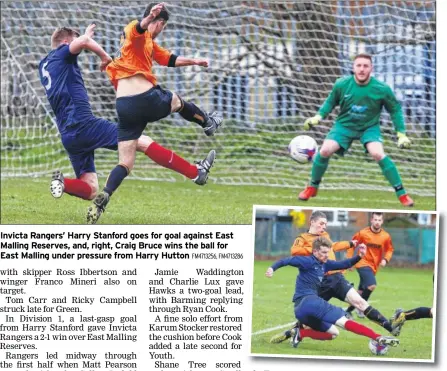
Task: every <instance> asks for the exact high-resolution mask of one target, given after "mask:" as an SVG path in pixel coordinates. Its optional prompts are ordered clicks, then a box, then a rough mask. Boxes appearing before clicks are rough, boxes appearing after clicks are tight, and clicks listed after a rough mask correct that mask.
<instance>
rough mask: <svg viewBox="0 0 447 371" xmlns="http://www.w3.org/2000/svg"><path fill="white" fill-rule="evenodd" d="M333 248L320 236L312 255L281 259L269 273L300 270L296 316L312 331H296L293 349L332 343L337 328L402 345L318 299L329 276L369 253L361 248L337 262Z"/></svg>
mask: <svg viewBox="0 0 447 371" xmlns="http://www.w3.org/2000/svg"><path fill="white" fill-rule="evenodd" d="M331 246H332V242H331V241H330V240H328V239H327V238H324V237H318V238H316V239H315V240H314V241H313V243H312V255H311V256H293V257H288V258H285V259H281V260H278V261H276V262H275V263H274V264H273V265H272V266H271V267H269V268H268V269H267V272H266V273H265V275H266V276H267V277H269V278H270V277H272V276H273V272H274V271H276V270H277V269H279V268H281V267H284V266H288V265H289V266H293V267H297V268H298V269H299V274H298V276H297V278H296V284H295V294H294V296H293V302H294V306H295V317H296V319H297V320H298V322H299V323H300V324H303V325H306V326H309V327H310V328H311V329H303V330H300V329H299V327H295V328H294V329H292V330H291V332H292V344H293V346H294V347H297V346H298V345H299V343H300V342H301V340H302V339H303V338H305V337H310V338H312V339H315V340H332V339H333V338H335V337H336V336H337V335H338V330H337V328H336V327H335V326H334V325H336V326H338V327H341V328H343V329H345V330H348V331H351V332H353V333H355V334H358V335H362V336H366V337H369V338H370V339H373V340H375V341H377V342H378V343H379V344H386V345H391V346H397V345H398V344H399V340H398V339H395V338H393V337H388V336H382V335H380V334H377V333H376V332H374V330H372V329H371V328H369V327H366V326H364V325H361V324H360V323H357V322H355V321H352V320H348V319H347V318H346V317H345V312H344V311H343V309H341V308H339V307H336V306H334V305H332V304H329V303H328V302H327V301H325V300H323V299H322V298H321V297H319V296H318V289H319V286H320V282H321V281H322V279H323V277H324V275H325V273H327V272H328V271H333V270H338V269H347V268H349V267H351V266H353V265H355V264H356V263H358V262H359V261H360V259H361V258H362V257H363V256H364V255H365V253H366V247H365V246H359V249H358V250H359V255H357V256H355V257H353V258H350V259H347V260H342V261H339V262H337V261H334V260H330V259H328V258H329V253H330V251H331Z"/></svg>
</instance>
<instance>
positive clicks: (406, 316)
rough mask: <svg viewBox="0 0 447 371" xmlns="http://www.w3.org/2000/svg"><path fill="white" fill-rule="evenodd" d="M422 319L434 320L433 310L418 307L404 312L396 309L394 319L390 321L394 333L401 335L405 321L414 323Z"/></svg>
mask: <svg viewBox="0 0 447 371" xmlns="http://www.w3.org/2000/svg"><path fill="white" fill-rule="evenodd" d="M421 318H433V309H432V308H428V307H418V308H414V309H410V310H406V311H403V310H402V309H400V308H399V309H396V311H395V312H394V315H393V317H391V319H390V322H391V326H392V328H393V332H394V333H396V334H400V331H401V329H402V326H403V325H404V323H405V321H412V320H417V319H421Z"/></svg>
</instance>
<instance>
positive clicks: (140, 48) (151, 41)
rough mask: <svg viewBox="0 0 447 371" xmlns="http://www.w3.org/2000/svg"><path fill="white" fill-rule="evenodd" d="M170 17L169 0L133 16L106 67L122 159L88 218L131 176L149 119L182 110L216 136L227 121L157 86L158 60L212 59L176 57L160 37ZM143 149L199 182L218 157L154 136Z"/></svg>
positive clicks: (179, 63)
mask: <svg viewBox="0 0 447 371" xmlns="http://www.w3.org/2000/svg"><path fill="white" fill-rule="evenodd" d="M168 20H169V12H168V10H167V8H166V5H165V4H164V3H160V4H156V5H153V6H152V5H149V6H148V7H147V8H146V10H145V12H144V15H143V19H142V20H141V21H138V20H134V21H132V22H130V23H129V24H128V25H127V26H126V27H125V28H124V31H123V35H122V37H121V48H120V53H119V56H118V57H117V58H116V59H115V60H114V61H113V62H111V63H110V64H109V65H108V66H107V69H106V72H107V74H108V76H109V78H110V80H111V82H112V84H113V86H114V87H115V89H116V111H117V113H118V118H119V124H118V153H119V164H118V165H117V166H116V167H115V168H114V169H113V170H112V172H111V173H110V175H109V177H108V178H107V182H106V185H105V187H104V189H103V191H102V192H101V193H99V194H98V195H97V196H96V198H95V199H94V200H93V205H92V206H90V207H89V209H88V211H87V223H91V224H94V223H96V222H97V221H98V219H99V217H100V216H101V214H102V213H103V212H104V210H105V207H106V206H107V204H108V202H109V199H110V197H111V196H112V194H113V193H114V192H115V191H116V190H117V189H118V187H119V186H120V184H121V183H122V181H123V180H124V179H125V178H126V177H127V176H128V175H129V173H130V171H131V170H132V168H133V166H134V163H135V155H136V148H137V140H138V138H139V137H140V136H141V134H142V132H143V130H144V129H145V128H146V125H147V123H149V122H156V121H158V120H160V119H162V118H164V117H166V116H168V115H170V114H171V113H173V112H178V113H179V114H180V116H182V117H183V118H184V119H186V120H188V121H192V122H195V123H197V124H198V125H200V126H201V127H202V128H203V130H204V131H205V134H206V135H208V136H211V135H214V133H215V132H216V130H217V129H218V128H219V127H220V126H221V124H222V121H223V118H222V116H221V115H220V114H218V113H217V112H213V113H210V114H208V113H205V112H204V111H202V110H201V109H200V108H199V107H197V106H196V105H195V104H193V103H191V102H187V101H186V100H184V99H182V98H181V97H180V96H179V95H178V94H176V93H173V92H170V91H168V90H165V89H162V88H161V87H160V86H159V85H157V79H156V77H155V75H154V74H153V73H152V64H153V61H155V62H157V63H158V64H160V65H162V66H167V67H182V66H193V65H196V66H201V67H208V61H207V60H204V59H192V58H185V57H179V56H176V55H175V54H173V53H171V52H170V51H168V50H166V49H164V48H162V47H161V46H159V45H158V44H157V43H156V42H155V39H156V38H157V36H158V35H159V34H160V33H161V32H162V31H163V29H164V28H165V27H166V24H167V22H168ZM144 153H145V154H146V155H147V156H148V157H149V158H151V159H152V160H153V161H154V162H156V163H157V164H159V165H162V166H164V167H166V168H169V169H171V170H174V171H176V172H178V173H180V174H183V175H184V176H186V177H187V178H189V179H191V180H193V181H194V182H195V183H196V184H198V185H205V184H206V181H207V179H208V173H209V171H210V169H211V167H212V166H213V163H214V159H215V156H216V153H215V151H214V150H212V151H210V152H209V153H208V155H207V156H206V158H205V159H203V160H201V161H199V162H198V163H196V164H191V163H189V162H188V161H186V160H184V159H183V158H181V157H180V156H178V155H177V154H175V153H174V152H173V151H171V150H168V149H166V148H164V147H162V146H160V145H159V144H158V143H156V142H154V141H153V140H152V139H150V142H149V143H148V145H147V147H146V149H145V151H144Z"/></svg>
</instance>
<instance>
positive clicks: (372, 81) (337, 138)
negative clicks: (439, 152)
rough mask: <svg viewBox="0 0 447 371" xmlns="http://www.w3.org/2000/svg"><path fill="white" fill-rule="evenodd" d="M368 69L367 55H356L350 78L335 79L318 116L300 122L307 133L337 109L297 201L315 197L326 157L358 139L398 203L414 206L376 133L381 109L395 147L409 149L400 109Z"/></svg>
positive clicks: (378, 127) (370, 69)
mask: <svg viewBox="0 0 447 371" xmlns="http://www.w3.org/2000/svg"><path fill="white" fill-rule="evenodd" d="M372 69H373V66H372V57H371V56H370V55H369V54H359V55H357V56H356V57H355V59H354V63H353V72H354V74H353V76H347V77H342V78H340V79H338V80H337V81H336V82H335V84H334V87H333V88H332V91H331V93H330V94H329V97H328V98H327V99H326V101H325V102H324V104H323V105H322V106H321V108H320V110H319V111H318V114H317V115H315V116H314V117H312V118H309V119H307V120H306V121H305V122H304V129H306V130H310V129H311V128H312V127H313V126H315V125H318V124H319V123H320V121H321V120H322V119H324V118H325V117H326V116H328V115H329V114H330V113H331V112H332V110H333V109H334V107H335V106H337V105H338V106H340V112H339V114H338V117H337V119H336V121H335V124H334V126H333V127H332V129H331V131H330V132H329V134H328V135H327V136H326V139H325V140H324V142H323V145H322V146H321V148H320V151H319V153H317V155H316V156H315V159H314V161H313V165H312V173H311V179H310V183H309V185H308V186H307V187H306V188H305V189H304V191H302V192H301V193H300V194H299V199H300V200H303V201H307V200H308V199H309V198H311V197H315V196H316V195H317V192H318V187H319V185H320V182H321V180H322V178H323V176H324V173H325V172H326V170H327V168H328V166H329V159H330V157H331V156H332V155H333V154H334V153H338V154H340V155H343V154H344V152H346V151H347V150H348V149H349V147H350V146H351V143H352V141H353V140H355V139H359V140H360V142H361V143H362V144H363V145H364V147H365V148H366V151H367V152H368V153H369V154H370V155H371V156H372V158H373V159H374V160H375V161H377V163H378V164H379V166H380V168H381V169H382V173H383V175H384V176H385V178H386V179H387V180H388V181H389V183H390V184H391V186H392V187H393V188H394V190H395V191H396V195H397V197H398V198H399V201H400V202H401V204H402V205H404V206H413V205H414V202H413V200H412V199H411V198H410V196H408V194H407V193H406V191H405V188H404V186H403V184H402V180H401V178H400V175H399V172H398V170H397V168H396V165H395V164H394V162H393V161H392V160H391V159H390V158H389V157H388V156H387V155H386V154H385V152H384V149H383V144H382V143H383V139H382V135H381V133H380V113H381V111H382V107H385V109H386V110H387V111H388V112H389V113H390V116H391V120H392V121H393V124H394V127H395V129H396V132H397V137H398V147H399V148H410V145H411V142H410V140H409V139H408V137H407V136H406V134H405V123H404V117H403V113H402V108H401V106H400V103H399V102H398V100H397V99H396V96H395V95H394V93H393V91H392V90H391V88H390V87H389V86H388V85H387V84H385V83H383V82H381V81H379V80H377V79H376V78H375V77H373V76H371V72H372Z"/></svg>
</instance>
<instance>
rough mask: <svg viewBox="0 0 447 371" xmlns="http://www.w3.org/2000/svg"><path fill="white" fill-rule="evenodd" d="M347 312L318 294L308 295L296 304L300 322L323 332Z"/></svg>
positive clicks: (297, 317)
mask: <svg viewBox="0 0 447 371" xmlns="http://www.w3.org/2000/svg"><path fill="white" fill-rule="evenodd" d="M345 314H346V313H345V311H344V310H343V309H341V308H339V307H336V306H335V305H332V304H329V303H328V302H327V301H325V300H323V299H322V298H320V297H318V296H317V295H309V296H306V297H305V298H303V299H302V300H301V301H299V302H298V303H297V305H296V306H295V317H296V319H297V320H298V321H300V323H302V324H303V325H307V326H310V327H311V328H313V329H314V330H317V331H322V332H326V331H327V330H329V328H330V327H331V325H334V324H335V322H337V321H338V320H339V319H340V318H342V317H343V316H345Z"/></svg>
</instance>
